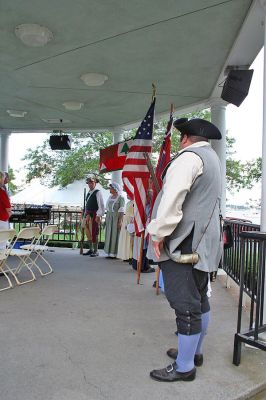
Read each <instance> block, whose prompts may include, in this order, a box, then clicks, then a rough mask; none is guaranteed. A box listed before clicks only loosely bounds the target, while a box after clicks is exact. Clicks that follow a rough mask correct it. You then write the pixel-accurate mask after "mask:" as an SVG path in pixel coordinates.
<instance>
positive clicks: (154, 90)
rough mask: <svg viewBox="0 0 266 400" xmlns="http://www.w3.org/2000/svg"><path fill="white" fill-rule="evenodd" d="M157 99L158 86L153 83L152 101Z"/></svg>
mask: <svg viewBox="0 0 266 400" xmlns="http://www.w3.org/2000/svg"><path fill="white" fill-rule="evenodd" d="M155 97H156V86H155V84H154V83H152V100H154V99H155Z"/></svg>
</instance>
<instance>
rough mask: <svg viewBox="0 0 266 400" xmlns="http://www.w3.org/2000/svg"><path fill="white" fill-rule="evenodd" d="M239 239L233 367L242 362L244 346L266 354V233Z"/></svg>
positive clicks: (256, 233) (254, 233) (246, 234)
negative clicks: (245, 318)
mask: <svg viewBox="0 0 266 400" xmlns="http://www.w3.org/2000/svg"><path fill="white" fill-rule="evenodd" d="M239 236H240V246H241V260H240V282H239V303H238V318H237V332H236V334H235V341H234V355H233V363H234V364H235V365H237V366H238V365H239V364H240V360H241V344H242V343H246V344H249V345H251V346H253V347H256V348H258V349H261V350H264V351H266V342H265V341H264V340H262V338H261V336H260V334H262V333H264V332H266V323H264V321H263V313H264V310H263V307H264V295H265V291H264V284H265V259H266V233H262V232H256V231H253V232H252V231H242V232H241V233H240V235H239ZM247 289H248V292H249V293H250V295H251V302H250V311H249V326H248V328H247V327H245V329H244V331H242V313H243V294H244V292H246V291H247Z"/></svg>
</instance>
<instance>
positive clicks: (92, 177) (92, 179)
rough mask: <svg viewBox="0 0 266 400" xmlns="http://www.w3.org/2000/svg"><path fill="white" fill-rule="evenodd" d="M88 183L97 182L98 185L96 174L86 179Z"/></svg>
mask: <svg viewBox="0 0 266 400" xmlns="http://www.w3.org/2000/svg"><path fill="white" fill-rule="evenodd" d="M88 182H96V183H98V182H99V180H98V179H97V178H96V176H95V175H94V174H89V175H88V176H87V177H86V183H88Z"/></svg>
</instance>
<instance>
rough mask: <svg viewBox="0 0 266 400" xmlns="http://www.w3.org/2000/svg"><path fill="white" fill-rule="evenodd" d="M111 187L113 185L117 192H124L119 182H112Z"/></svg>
mask: <svg viewBox="0 0 266 400" xmlns="http://www.w3.org/2000/svg"><path fill="white" fill-rule="evenodd" d="M109 187H112V188H113V189H114V190H115V191H116V192H117V193H120V192H122V188H121V186H120V185H119V183H117V182H112V183H110V185H109Z"/></svg>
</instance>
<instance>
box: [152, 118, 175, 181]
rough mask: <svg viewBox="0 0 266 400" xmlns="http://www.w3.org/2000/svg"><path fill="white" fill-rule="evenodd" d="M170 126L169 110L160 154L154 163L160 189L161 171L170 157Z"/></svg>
mask: <svg viewBox="0 0 266 400" xmlns="http://www.w3.org/2000/svg"><path fill="white" fill-rule="evenodd" d="M172 128H173V113H172V112H171V114H170V118H169V121H168V124H167V127H166V131H165V134H164V139H163V143H162V147H161V150H160V155H159V159H158V162H157V165H156V169H155V175H156V178H157V180H158V183H159V186H160V189H161V188H162V186H163V181H162V173H163V171H164V169H165V167H166V165H167V164H168V163H169V161H170V158H171V135H172Z"/></svg>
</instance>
